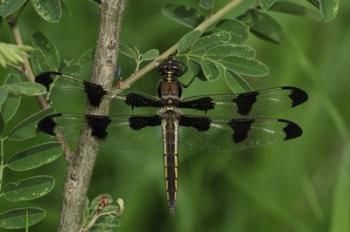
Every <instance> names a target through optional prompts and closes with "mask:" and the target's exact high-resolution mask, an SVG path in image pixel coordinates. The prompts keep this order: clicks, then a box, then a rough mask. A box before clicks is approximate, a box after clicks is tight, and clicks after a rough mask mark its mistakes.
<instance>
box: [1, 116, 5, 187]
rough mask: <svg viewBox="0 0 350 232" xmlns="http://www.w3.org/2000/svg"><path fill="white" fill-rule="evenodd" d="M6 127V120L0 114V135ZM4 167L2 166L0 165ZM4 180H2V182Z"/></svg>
mask: <svg viewBox="0 0 350 232" xmlns="http://www.w3.org/2000/svg"><path fill="white" fill-rule="evenodd" d="M4 126H5V122H4V119H3V117H2V114H1V113H0V134H2V132H3V131H4ZM0 165H2V164H0ZM1 181H2V180H0V182H1Z"/></svg>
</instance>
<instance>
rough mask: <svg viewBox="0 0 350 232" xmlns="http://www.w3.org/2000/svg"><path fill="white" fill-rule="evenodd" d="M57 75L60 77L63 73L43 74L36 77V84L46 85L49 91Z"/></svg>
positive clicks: (50, 72) (51, 72)
mask: <svg viewBox="0 0 350 232" xmlns="http://www.w3.org/2000/svg"><path fill="white" fill-rule="evenodd" d="M56 75H58V76H60V75H62V73H60V72H55V71H49V72H43V73H40V74H39V75H37V76H36V77H35V82H36V83H39V84H42V85H44V86H45V87H46V90H47V91H49V90H50V85H51V83H52V82H53V78H54V76H56Z"/></svg>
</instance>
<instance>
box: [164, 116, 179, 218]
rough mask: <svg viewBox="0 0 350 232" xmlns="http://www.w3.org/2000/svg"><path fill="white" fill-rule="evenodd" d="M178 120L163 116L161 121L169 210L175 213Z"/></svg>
mask: <svg viewBox="0 0 350 232" xmlns="http://www.w3.org/2000/svg"><path fill="white" fill-rule="evenodd" d="M178 125H179V124H178V121H177V120H176V119H174V118H172V119H171V118H164V119H163V122H162V127H163V128H162V129H163V143H164V175H165V190H166V193H167V199H168V205H169V210H170V213H171V214H172V215H175V207H176V191H177V165H178V153H177V152H178Z"/></svg>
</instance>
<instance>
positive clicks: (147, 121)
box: [129, 115, 162, 130]
mask: <svg viewBox="0 0 350 232" xmlns="http://www.w3.org/2000/svg"><path fill="white" fill-rule="evenodd" d="M161 124H162V119H161V117H160V116H159V115H154V116H149V117H144V116H132V117H130V118H129V126H130V128H131V129H133V130H141V129H142V128H145V127H146V126H159V125H161Z"/></svg>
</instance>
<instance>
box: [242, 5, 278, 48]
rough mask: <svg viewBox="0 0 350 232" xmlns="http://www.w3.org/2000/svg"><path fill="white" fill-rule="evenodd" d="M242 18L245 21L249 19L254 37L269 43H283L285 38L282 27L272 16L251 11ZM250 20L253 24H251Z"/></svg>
mask: <svg viewBox="0 0 350 232" xmlns="http://www.w3.org/2000/svg"><path fill="white" fill-rule="evenodd" d="M242 17H243V19H244V20H247V19H248V21H247V22H248V25H249V27H250V31H251V32H252V33H253V34H254V35H256V36H257V37H259V38H261V39H263V40H266V41H269V42H273V43H277V44H279V43H281V41H282V39H283V37H284V33H283V30H282V27H281V26H280V24H279V23H278V22H277V21H276V20H274V19H273V18H272V17H271V16H269V15H268V14H265V13H261V12H259V11H249V12H247V14H246V15H245V16H242ZM250 19H251V20H252V21H251V22H249V20H250Z"/></svg>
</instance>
